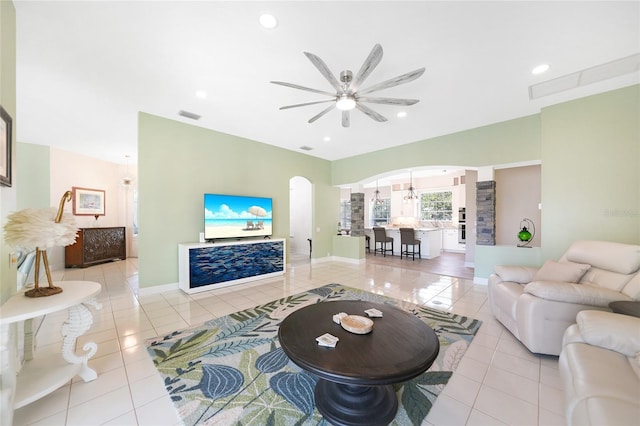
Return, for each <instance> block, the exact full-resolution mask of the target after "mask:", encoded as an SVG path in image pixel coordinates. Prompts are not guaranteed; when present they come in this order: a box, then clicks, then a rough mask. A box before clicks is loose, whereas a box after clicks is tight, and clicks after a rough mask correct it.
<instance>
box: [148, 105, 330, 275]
mask: <svg viewBox="0 0 640 426" xmlns="http://www.w3.org/2000/svg"><path fill="white" fill-rule="evenodd" d="M138 132H139V135H138V158H139V160H138V172H139V183H138V185H139V192H140V199H139V219H140V236H139V240H138V242H139V270H140V276H139V282H140V287H142V288H143V287H151V286H156V285H162V284H173V283H176V282H178V244H179V243H190V242H197V241H198V236H199V233H200V232H202V231H203V230H204V218H203V194H204V193H207V192H209V193H223V194H238V195H254V196H261V197H272V198H273V216H274V223H273V231H274V238H288V235H289V179H290V178H292V177H293V176H303V177H305V178H307V179H308V180H309V181H310V182H311V184H312V185H313V194H312V195H313V205H314V206H315V207H314V212H313V221H312V224H313V229H314V234H313V247H314V250H313V251H314V255H315V256H317V257H323V256H326V254H327V253H330V252H331V247H332V236H333V231H334V225H332V224H334V223H335V221H336V218H337V217H338V215H339V190H338V189H337V188H334V187H332V186H331V185H330V178H331V169H330V166H331V165H330V162H329V161H326V160H321V159H318V158H316V157H311V156H308V155H304V154H299V153H296V152H293V151H289V150H285V149H281V148H275V147H273V146H271V145H266V144H263V143H259V142H255V141H251V140H248V139H244V138H240V137H236V136H232V135H228V134H224V133H220V132H216V131H212V130H207V129H204V128H201V127H196V126H192V125H188V124H184V123H181V122H177V121H173V120H168V119H165V118H161V117H157V116H153V115H149V114H145V113H140V114H139V124H138ZM318 229H320V232H317V230H318Z"/></svg>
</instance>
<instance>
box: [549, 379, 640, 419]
mask: <svg viewBox="0 0 640 426" xmlns="http://www.w3.org/2000/svg"><path fill="white" fill-rule="evenodd" d="M564 403H565V401H564V392H563V391H562V390H560V389H557V388H554V387H551V386H547V385H545V384H544V383H540V409H544V410H547V411H549V412H551V413H553V414H556V415H558V416H563V415H564V411H565V405H564ZM638 420H639V421H640V419H638Z"/></svg>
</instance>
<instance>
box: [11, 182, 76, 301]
mask: <svg viewBox="0 0 640 426" xmlns="http://www.w3.org/2000/svg"><path fill="white" fill-rule="evenodd" d="M71 198H72V195H71V191H67V192H65V193H64V195H63V196H62V199H61V200H60V206H59V207H58V210H57V212H56V209H55V207H51V208H47V209H24V210H20V211H17V212H14V213H11V214H10V215H9V216H7V223H6V224H5V225H4V240H5V242H6V243H7V244H8V245H9V246H12V247H16V248H23V249H27V250H33V249H35V250H36V265H35V276H34V285H35V288H33V289H32V290H29V291H26V292H25V296H28V297H41V296H51V295H53V294H57V293H61V292H62V288H60V287H56V286H54V285H53V282H52V280H51V271H50V270H49V260H48V259H47V248H51V247H57V246H68V245H69V244H73V243H74V242H75V241H76V234H77V232H78V228H77V226H76V223H75V219H74V218H73V216H72V215H70V214H68V213H64V212H63V210H64V203H65V202H66V201H70V200H71ZM41 258H42V261H43V262H44V267H45V272H46V274H47V281H48V282H49V287H42V288H41V287H39V285H38V278H39V276H40V259H41Z"/></svg>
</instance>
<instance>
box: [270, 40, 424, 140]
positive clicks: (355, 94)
mask: <svg viewBox="0 0 640 426" xmlns="http://www.w3.org/2000/svg"><path fill="white" fill-rule="evenodd" d="M304 54H305V56H306V57H307V58H309V60H310V61H311V63H312V64H313V65H314V66H315V67H316V68H317V69H318V71H320V73H321V74H322V76H323V77H324V78H325V79H326V80H327V81H328V82H329V84H331V86H332V87H333V89H334V90H335V93H331V92H328V91H324V90H318V89H313V88H310V87H305V86H300V85H298V84H293V83H287V82H284V81H272V82H271V83H273V84H277V85H280V86H285V87H290V88H292V89H298V90H304V91H307V92H312V93H317V94H320V95H326V96H329V97H330V98H329V99H324V100H320V101H311V102H305V103H301V104H294V105H285V106H283V107H280V109H281V110H284V109H290V108H298V107H303V106H310V105H316V104H321V103H331V105H330V106H328V107H327V108H325V109H323V110H322V111H320V112H319V113H318V114H316V115H314V116H313V117H311V118H310V119H309V123H313V122H315V121H316V120H318V119H319V118H320V117H322V116H324V115H326V114H327V113H329V112H330V111H332V110H333V109H334V108H337V109H339V110H340V111H342V127H349V126H350V124H351V118H350V115H349V111H351V110H352V109H354V108H357V109H358V110H360V111H361V112H363V113H364V114H365V115H366V116H368V117H369V118H371V119H372V120H374V121H378V122H384V121H387V118H386V117H384V116H383V115H381V114H379V113H378V112H376V111H374V110H373V109H371V108H369V107H368V106H366V105H364V103H373V104H382V105H403V106H409V105H414V104H416V103H418V102H419V100H418V99H403V98H381V97H368V96H363V95H366V94H367V93H371V92H375V91H378V90H384V89H388V88H390V87H395V86H398V85H400V84H405V83H409V82H410V81H413V80H415V79H417V78H418V77H420V76H421V75H422V74H424V71H425V69H424V68H420V69H417V70H415V71H411V72H408V73H406V74H402V75H400V76H398V77H395V78H392V79H389V80H385V81H383V82H381V83H378V84H374V85H373V86H369V87H367V88H364V89H362V90H360V86H361V85H362V83H363V82H364V81H365V80H366V78H367V77H368V76H369V75H370V74H371V72H373V70H374V69H375V68H376V66H378V64H379V63H380V61H381V60H382V47H381V46H380V45H379V44H376V45H375V46H374V47H373V49H372V50H371V53H369V56H368V57H367V59H365V61H364V63H363V64H362V67H361V68H360V70H359V71H358V73H357V74H356V75H355V77H354V76H353V73H352V72H351V71H350V70H344V71H342V72H341V73H340V79H339V80H338V79H337V78H336V77H335V76H334V75H333V73H332V72H331V71H330V70H329V67H328V66H327V64H325V63H324V61H323V60H322V59H320V57H318V56H316V55H314V54H313V53H309V52H304Z"/></svg>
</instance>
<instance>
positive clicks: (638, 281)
mask: <svg viewBox="0 0 640 426" xmlns="http://www.w3.org/2000/svg"><path fill="white" fill-rule="evenodd" d="M622 292H623V293H624V294H626V295H627V296H629V297H630V298H632V299H633V300H640V272H638V273H636V275H635V276H634V277H633V278H632V279H631V280H629V282H628V283H627V284H626V285H625V286H624V288H623V289H622Z"/></svg>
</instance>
